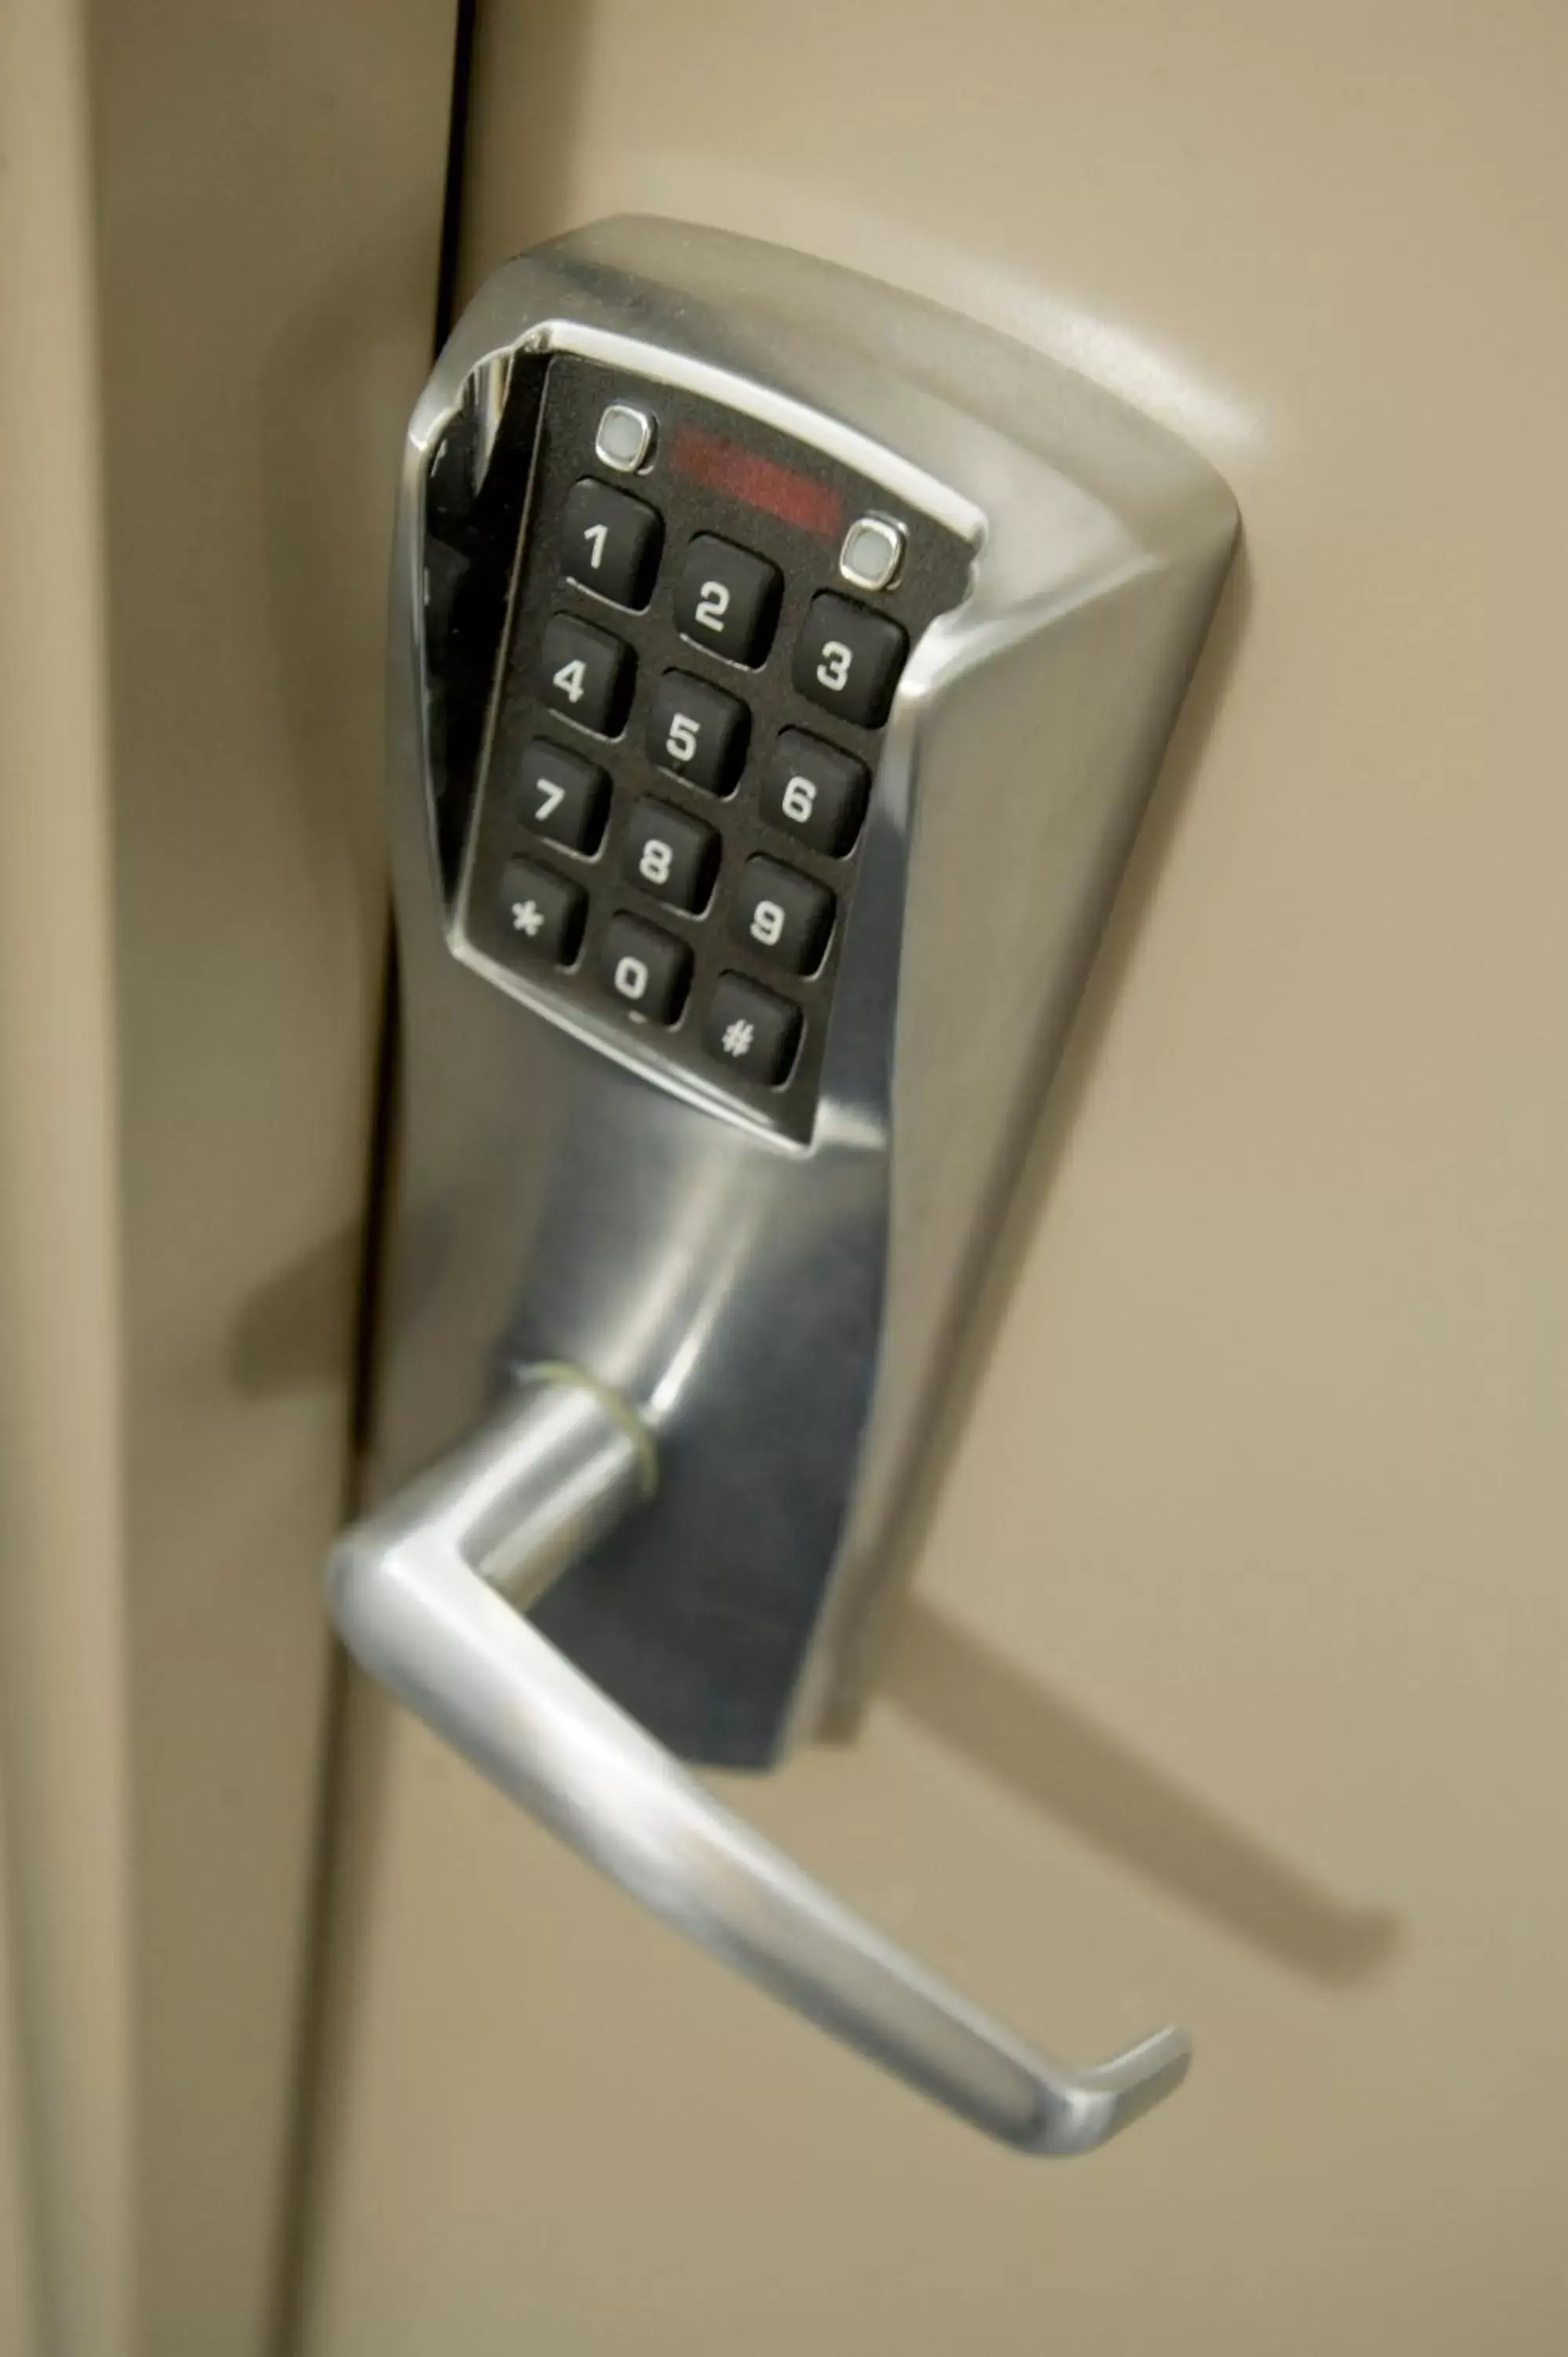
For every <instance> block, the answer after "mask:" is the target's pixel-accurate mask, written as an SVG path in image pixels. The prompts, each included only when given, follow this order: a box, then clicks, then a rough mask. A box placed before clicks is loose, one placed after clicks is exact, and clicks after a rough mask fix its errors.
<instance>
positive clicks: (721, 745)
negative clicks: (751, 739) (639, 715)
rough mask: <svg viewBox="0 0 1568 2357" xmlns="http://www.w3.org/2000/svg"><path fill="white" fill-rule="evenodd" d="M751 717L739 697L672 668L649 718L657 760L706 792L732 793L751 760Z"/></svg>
mask: <svg viewBox="0 0 1568 2357" xmlns="http://www.w3.org/2000/svg"><path fill="white" fill-rule="evenodd" d="M750 731H751V716H750V714H749V713H748V712H747V711H746V706H745V705H744V704H742V703H741V701H740V699H739V698H738V696H734V695H726V694H725V691H724V689H723V688H722V687H710V686H709V684H708V683H707V681H706V680H705V679H693V677H692V675H691V673H689V672H683V671H667V672H666V673H665V674H664V676H663V678H662V679H661V680H660V683H659V685H658V686H657V688H656V689H655V690H654V694H653V704H652V708H651V710H650V713H649V716H648V751H649V756H650V759H651V760H653V761H654V762H655V763H656V764H657V766H658V767H659V768H660V769H661V770H670V772H671V775H672V776H674V777H677V778H684V779H685V780H686V781H687V783H688V784H690V785H693V786H701V787H702V789H703V792H704V793H709V794H729V793H733V792H734V791H735V784H736V779H737V778H738V777H739V775H740V773H741V770H742V769H743V767H744V766H745V762H746V738H747V737H748V736H749V734H750Z"/></svg>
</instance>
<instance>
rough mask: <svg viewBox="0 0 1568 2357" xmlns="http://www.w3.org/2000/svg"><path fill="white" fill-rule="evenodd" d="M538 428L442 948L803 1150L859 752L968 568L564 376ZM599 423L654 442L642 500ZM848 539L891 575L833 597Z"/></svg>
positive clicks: (780, 462) (821, 1046)
mask: <svg viewBox="0 0 1568 2357" xmlns="http://www.w3.org/2000/svg"><path fill="white" fill-rule="evenodd" d="M535 402H536V407H537V416H538V424H537V428H536V442H535V446H534V460H533V475H532V490H531V492H530V495H529V499H528V502H527V522H526V526H525V533H526V537H525V541H524V545H523V548H522V551H521V562H520V564H519V566H518V570H517V576H516V587H515V590H514V592H513V596H512V599H511V605H510V619H509V622H508V625H507V631H506V636H505V640H504V644H503V646H502V649H501V652H500V657H499V693H498V694H497V696H496V698H495V701H494V705H493V711H492V717H491V721H490V725H489V739H488V754H487V758H486V760H485V764H484V767H483V770H482V772H481V774H480V777H479V781H478V792H477V796H476V798H475V801H474V804H473V813H472V816H471V818H470V820H469V829H470V836H469V842H468V846H467V869H466V872H467V883H466V886H465V898H464V900H463V903H462V907H461V911H460V921H461V924H462V928H463V930H464V932H465V933H466V935H467V940H468V942H469V943H470V944H471V946H472V948H473V949H474V950H476V951H477V952H479V953H480V954H481V955H482V957H483V958H484V959H486V960H488V961H489V963H491V965H492V966H493V967H495V968H496V969H502V970H505V971H506V972H507V973H509V974H513V975H515V976H516V977H517V985H516V986H517V987H518V989H519V990H520V991H521V994H522V995H523V996H526V997H528V998H529V999H530V1000H531V1001H532V1003H534V1004H536V1005H537V1006H541V1007H542V1008H544V1009H545V1010H547V1011H553V1012H556V1013H557V1014H559V1015H560V1017H562V1018H563V1019H564V1020H565V1021H567V1022H569V1023H570V1024H572V1025H573V1026H574V1028H576V1030H577V1031H578V1032H579V1033H580V1034H582V1035H584V1036H585V1037H586V1038H587V1039H593V1040H599V1041H602V1042H604V1043H605V1044H607V1045H613V1046H614V1047H615V1048H616V1049H617V1050H618V1052H619V1053H620V1054H621V1055H622V1056H623V1057H624V1058H627V1059H628V1060H631V1061H633V1062H641V1063H643V1064H644V1066H645V1068H646V1069H648V1070H650V1071H652V1072H654V1073H655V1074H659V1073H669V1072H671V1071H672V1070H673V1071H680V1072H681V1073H682V1075H684V1076H685V1077H686V1079H687V1082H688V1083H689V1084H690V1085H692V1086H693V1087H694V1088H695V1089H696V1090H697V1092H699V1094H704V1093H705V1094H706V1095H708V1096H710V1097H712V1098H714V1100H715V1101H722V1102H725V1103H728V1104H730V1105H731V1106H732V1107H736V1108H738V1109H739V1110H740V1111H741V1112H742V1113H744V1114H746V1115H748V1116H749V1117H750V1118H752V1119H754V1120H756V1121H758V1122H760V1123H762V1124H764V1125H767V1126H768V1127H770V1128H773V1129H776V1130H779V1131H780V1132H782V1133H783V1134H784V1135H787V1136H789V1137H794V1138H797V1139H805V1138H809V1137H810V1136H811V1130H812V1125H813V1123H814V1121H815V1117H816V1110H817V1103H818V1099H819V1096H820V1092H821V1086H822V1066H823V1057H824V1053H825V1052H826V1050H827V1047H828V1041H829V1037H830V1028H831V1017H832V1003H833V991H834V984H835V978H836V974H837V971H838V966H839V963H840V960H841V958H842V956H843V944H844V942H845V939H846V937H847V936H849V935H850V934H851V932H852V931H853V921H854V902H855V890H856V882H857V877H858V875H859V871H860V869H861V867H862V866H864V864H865V859H866V857H867V856H868V852H867V843H868V820H869V816H870V813H871V811H872V807H873V796H874V794H875V776H876V764H877V759H878V754H879V751H880V736H879V733H878V732H879V731H880V729H881V728H882V726H883V725H884V723H885V722H886V717H887V714H888V711H889V709H890V708H891V705H892V701H893V698H894V696H895V694H897V685H898V681H899V678H900V676H901V675H902V673H903V669H904V665H905V662H906V661H907V660H908V653H909V650H910V649H911V647H913V646H914V645H915V643H916V641H917V640H918V638H919V635H920V633H921V632H922V631H923V630H925V629H926V627H927V626H928V624H929V622H930V621H931V620H933V619H935V617H936V616H937V615H938V614H940V613H944V612H946V611H948V610H949V609H950V608H952V607H953V606H955V605H957V604H958V602H959V601H960V599H961V597H963V596H964V594H965V592H966V590H967V587H968V582H969V573H970V565H971V551H970V550H969V549H968V548H967V547H966V546H965V544H963V543H962V542H961V541H960V540H959V539H958V538H957V537H956V536H955V535H953V534H952V533H949V532H948V531H947V530H945V528H943V527H942V526H940V525H939V524H937V523H935V522H933V521H932V520H931V519H930V518H929V516H926V515H924V514H922V513H921V512H920V511H918V510H916V509H912V508H908V507H907V506H905V505H904V504H902V503H901V502H900V501H899V500H898V499H897V496H896V495H895V494H894V493H892V492H891V491H890V490H888V489H887V488H886V486H885V485H883V484H880V483H877V482H875V481H874V480H872V479H870V478H868V477H865V476H863V475H858V474H856V473H854V471H853V470H852V469H851V468H847V467H843V466H841V465H840V464H839V463H838V462H837V461H836V460H835V459H832V458H829V457H824V456H823V454H822V452H820V451H817V450H814V449H812V448H811V447H809V446H807V445H806V444H804V443H801V442H799V441H795V440H793V439H791V438H790V437H789V436H784V435H781V434H779V433H777V432H776V431H775V430H774V429H773V428H772V427H770V426H766V425H760V424H758V423H757V422H756V421H755V420H753V419H750V418H747V417H746V416H744V415H743V414H740V413H738V412H736V411H732V410H728V409H725V408H723V407H722V406H720V405H719V404H717V403H714V402H711V401H706V400H703V399H702V398H701V397H699V396H698V395H696V394H694V393H687V392H684V391H682V390H679V389H677V388H673V387H671V386H668V385H663V384H656V383H652V382H645V381H643V380H640V379H639V378H637V377H635V376H633V375H630V374H628V373H627V372H626V371H621V370H618V369H613V368H606V367H604V366H602V365H601V364H599V363H598V362H596V361H585V360H581V359H579V358H577V357H576V356H575V355H573V354H558V355H556V356H555V357H553V359H552V360H551V361H549V364H548V372H547V375H546V377H545V381H544V385H543V390H542V397H541V396H540V395H538V394H536V395H535ZM615 402H625V403H628V404H630V405H631V406H633V407H635V408H637V409H639V410H642V411H644V412H646V413H647V414H650V416H651V417H652V418H653V420H654V423H655V426H656V437H655V442H654V455H653V458H652V461H651V463H650V466H649V467H648V468H645V469H644V470H643V471H642V472H641V473H639V475H638V477H637V479H636V490H635V491H633V490H630V489H628V488H627V487H626V484H625V479H624V478H623V479H619V480H616V479H611V476H612V475H613V470H610V472H609V474H607V470H606V469H605V468H604V467H603V466H602V464H601V463H600V461H599V459H598V458H597V457H596V453H595V435H596V428H597V425H598V422H599V419H600V418H601V416H602V415H603V414H604V412H605V410H606V409H607V407H608V406H609V405H610V404H612V403H615ZM519 513H520V514H521V500H519ZM866 514H877V515H890V516H892V517H893V518H894V520H895V521H896V522H897V524H898V526H899V529H900V530H901V531H902V533H904V535H905V538H906V542H907V550H906V555H905V560H904V563H903V565H902V566H901V568H900V570H899V572H898V575H897V579H896V581H895V582H894V583H893V585H892V586H891V587H889V588H888V589H886V591H881V592H874V591H864V590H861V591H856V592H855V593H854V595H846V594H845V592H846V590H848V589H849V588H850V587H851V585H849V584H848V583H845V582H844V581H843V579H842V577H841V576H840V574H839V572H838V554H839V550H840V548H841V547H842V546H843V540H844V535H845V533H846V532H847V531H848V529H849V527H850V525H851V524H852V523H853V522H854V520H855V519H856V518H857V517H859V516H863V515H866Z"/></svg>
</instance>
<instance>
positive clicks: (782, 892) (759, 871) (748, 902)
mask: <svg viewBox="0 0 1568 2357" xmlns="http://www.w3.org/2000/svg"><path fill="white" fill-rule="evenodd" d="M834 906H835V903H834V900H833V896H832V893H831V892H830V891H829V890H828V888H827V887H826V886H825V885H823V884H819V883H817V882H816V881H815V880H814V879H813V878H812V877H810V876H802V875H801V874H800V872H799V870H798V869H796V868H793V867H781V866H779V862H778V860H776V859H764V858H763V857H762V856H761V855H760V854H758V855H757V856H756V857H754V858H751V859H748V860H747V861H746V866H744V867H743V868H742V869H741V871H740V885H739V888H738V889H737V891H736V898H735V908H734V910H733V912H732V915H731V920H730V921H731V924H732V926H733V928H734V930H735V932H736V937H737V939H739V940H741V941H743V942H746V946H747V947H748V948H749V949H753V950H757V951H758V952H760V953H761V955H762V956H763V957H765V958H767V959H768V962H769V963H770V964H772V965H778V966H782V967H783V968H784V971H785V972H786V974H815V972H816V970H817V968H818V967H819V966H820V965H821V963H822V956H823V952H825V950H826V949H827V946H828V941H829V938H830V936H831V935H832V929H833V909H834Z"/></svg>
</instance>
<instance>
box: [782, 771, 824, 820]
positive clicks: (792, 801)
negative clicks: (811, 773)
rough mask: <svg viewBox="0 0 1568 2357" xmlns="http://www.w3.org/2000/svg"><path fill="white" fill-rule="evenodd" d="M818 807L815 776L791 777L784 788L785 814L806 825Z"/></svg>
mask: <svg viewBox="0 0 1568 2357" xmlns="http://www.w3.org/2000/svg"><path fill="white" fill-rule="evenodd" d="M816 807H817V781H816V780H815V778H791V779H790V780H789V784H788V785H787V786H786V787H785V789H784V815H785V817H786V818H792V819H794V820H795V822H796V823H797V824H798V825H800V826H804V824H805V823H806V821H807V820H808V819H809V818H810V817H811V813H812V812H813V811H814V810H815V809H816Z"/></svg>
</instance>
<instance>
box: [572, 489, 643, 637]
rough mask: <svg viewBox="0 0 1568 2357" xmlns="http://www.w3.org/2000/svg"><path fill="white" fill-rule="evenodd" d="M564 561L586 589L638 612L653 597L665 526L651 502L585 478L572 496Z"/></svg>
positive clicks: (573, 576)
mask: <svg viewBox="0 0 1568 2357" xmlns="http://www.w3.org/2000/svg"><path fill="white" fill-rule="evenodd" d="M563 534H564V547H563V552H562V554H563V561H564V565H565V569H566V571H567V573H568V575H569V576H571V578H572V579H573V580H574V581H577V582H580V583H581V584H582V586H583V587H584V588H585V589H596V590H597V592H598V594H599V596H600V597H608V598H609V599H611V601H612V602H613V603H614V604H615V605H617V606H629V607H633V608H637V609H638V610H639V611H640V609H641V608H643V607H644V606H646V605H647V603H648V601H649V599H650V597H652V595H653V581H654V576H655V575H656V574H657V573H658V571H659V552H660V547H661V546H662V545H663V541H664V524H663V521H662V519H661V517H660V514H659V511H658V510H657V509H656V508H650V506H649V504H648V502H647V500H634V499H633V498H632V496H631V493H630V492H629V491H617V490H611V488H610V486H609V484H608V483H596V482H595V480H594V479H593V477H592V476H591V475H585V476H584V478H583V479H582V481H581V482H580V483H574V484H573V486H572V489H571V491H570V492H569V493H568V495H567V500H566V513H565V518H564V525H563Z"/></svg>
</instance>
